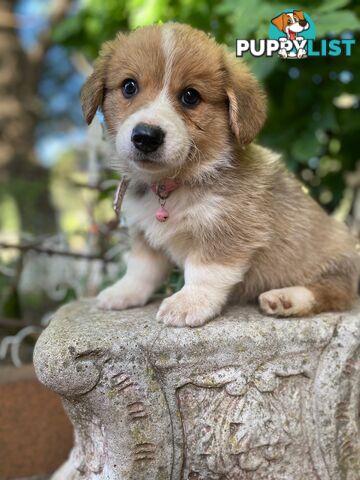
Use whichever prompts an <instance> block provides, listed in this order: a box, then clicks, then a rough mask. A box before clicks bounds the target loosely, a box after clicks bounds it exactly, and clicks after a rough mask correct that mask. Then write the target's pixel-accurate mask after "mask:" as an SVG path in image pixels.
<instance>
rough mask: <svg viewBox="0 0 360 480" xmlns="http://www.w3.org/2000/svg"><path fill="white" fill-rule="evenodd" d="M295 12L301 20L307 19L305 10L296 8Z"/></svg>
mask: <svg viewBox="0 0 360 480" xmlns="http://www.w3.org/2000/svg"><path fill="white" fill-rule="evenodd" d="M293 14H294V15H296V16H297V18H298V19H299V20H305V16H304V12H302V11H301V10H294V11H293Z"/></svg>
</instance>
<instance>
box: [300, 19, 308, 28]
mask: <svg viewBox="0 0 360 480" xmlns="http://www.w3.org/2000/svg"><path fill="white" fill-rule="evenodd" d="M299 23H300V25H301V26H302V27H306V24H307V21H306V20H300V21H299Z"/></svg>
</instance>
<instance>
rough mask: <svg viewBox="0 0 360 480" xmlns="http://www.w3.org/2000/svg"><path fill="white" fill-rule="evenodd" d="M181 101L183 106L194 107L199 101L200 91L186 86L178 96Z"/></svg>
mask: <svg viewBox="0 0 360 480" xmlns="http://www.w3.org/2000/svg"><path fill="white" fill-rule="evenodd" d="M180 100H181V103H182V104H183V105H184V106H185V107H190V108H191V107H196V105H198V103H200V100H201V97H200V93H199V92H198V91H197V90H195V89H194V88H186V89H185V90H184V91H183V93H182V94H181V97H180Z"/></svg>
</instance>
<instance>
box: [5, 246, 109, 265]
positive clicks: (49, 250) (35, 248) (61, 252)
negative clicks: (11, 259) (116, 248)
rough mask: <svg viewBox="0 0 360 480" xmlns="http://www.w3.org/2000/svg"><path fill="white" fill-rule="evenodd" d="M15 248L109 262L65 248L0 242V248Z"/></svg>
mask: <svg viewBox="0 0 360 480" xmlns="http://www.w3.org/2000/svg"><path fill="white" fill-rule="evenodd" d="M1 248H4V249H15V250H19V251H20V252H28V251H30V250H32V251H33V252H37V253H45V254H47V255H61V256H62V257H71V258H79V259H80V258H83V259H84V260H102V261H103V262H110V261H111V260H108V259H106V258H103V257H102V256H101V255H91V254H86V253H78V252H68V251H66V250H57V249H55V248H46V247H40V246H39V245H34V244H16V243H4V242H0V249H1Z"/></svg>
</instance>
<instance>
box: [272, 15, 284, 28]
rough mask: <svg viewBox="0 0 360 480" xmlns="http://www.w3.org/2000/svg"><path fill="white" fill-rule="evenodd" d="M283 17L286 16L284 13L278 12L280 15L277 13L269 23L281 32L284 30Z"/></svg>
mask: <svg viewBox="0 0 360 480" xmlns="http://www.w3.org/2000/svg"><path fill="white" fill-rule="evenodd" d="M285 17H286V14H285V13H280V15H278V16H277V17H275V18H273V19H272V20H271V23H272V24H273V25H275V27H276V28H278V29H279V30H281V31H282V32H283V31H284V28H285V26H286V23H285Z"/></svg>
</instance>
